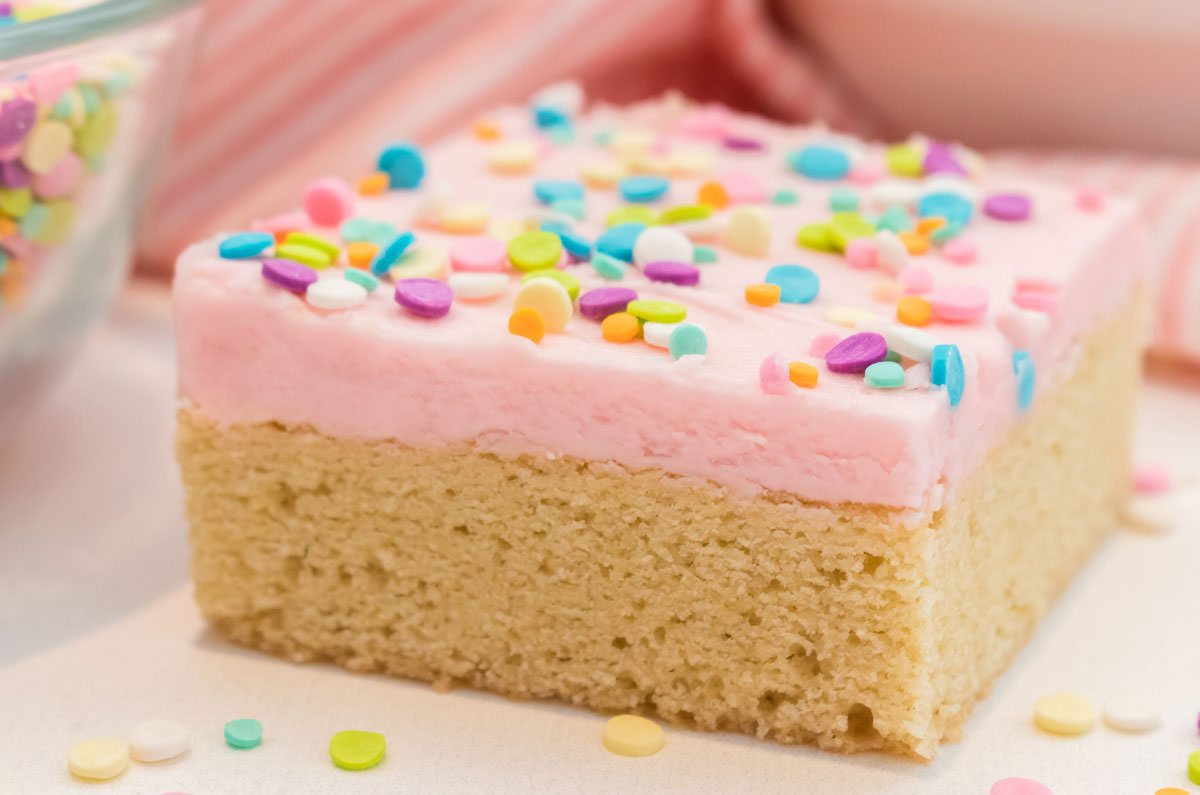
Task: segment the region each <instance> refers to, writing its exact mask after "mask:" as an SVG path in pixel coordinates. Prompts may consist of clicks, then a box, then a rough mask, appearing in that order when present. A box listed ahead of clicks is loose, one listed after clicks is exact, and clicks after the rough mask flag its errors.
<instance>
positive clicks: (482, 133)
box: [471, 119, 501, 141]
mask: <svg viewBox="0 0 1200 795" xmlns="http://www.w3.org/2000/svg"><path fill="white" fill-rule="evenodd" d="M471 132H473V133H474V134H475V137H476V138H478V139H479V140H481V141H495V140H496V139H497V138H499V137H500V135H501V133H500V123H499V122H497V121H494V120H492V119H479V120H478V121H476V122H475V124H473V125H472V126H471Z"/></svg>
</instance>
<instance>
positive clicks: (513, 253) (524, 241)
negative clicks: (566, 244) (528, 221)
mask: <svg viewBox="0 0 1200 795" xmlns="http://www.w3.org/2000/svg"><path fill="white" fill-rule="evenodd" d="M562 254H563V247H562V241H561V240H559V239H558V235H556V234H554V233H552V232H542V231H534V232H522V233H521V234H519V235H517V236H516V237H514V238H513V239H512V240H510V241H509V242H508V260H509V262H511V263H512V266H513V267H514V268H516V269H517V270H521V271H534V270H542V269H543V268H553V267H554V266H555V265H557V264H558V261H559V259H561V258H562Z"/></svg>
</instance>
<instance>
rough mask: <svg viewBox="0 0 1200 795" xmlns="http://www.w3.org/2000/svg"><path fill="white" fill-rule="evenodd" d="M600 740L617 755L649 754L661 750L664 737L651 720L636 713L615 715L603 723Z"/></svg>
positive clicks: (664, 740)
mask: <svg viewBox="0 0 1200 795" xmlns="http://www.w3.org/2000/svg"><path fill="white" fill-rule="evenodd" d="M601 742H603V743H604V747H605V748H607V749H608V750H609V751H611V752H612V753H614V754H617V755H618V756H650V755H652V754H656V753H658V752H659V751H661V750H662V747H663V744H664V743H665V742H666V738H665V736H664V735H663V730H662V728H661V727H660V726H659V725H658V724H657V723H655V722H654V721H652V720H647V719H646V718H642V717H638V716H637V715H617V716H615V717H612V718H609V719H608V722H607V723H605V724H604V734H603V735H602V736H601Z"/></svg>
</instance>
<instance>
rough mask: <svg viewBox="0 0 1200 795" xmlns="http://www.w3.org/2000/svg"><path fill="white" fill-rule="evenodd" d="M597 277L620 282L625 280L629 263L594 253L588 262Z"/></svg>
mask: <svg viewBox="0 0 1200 795" xmlns="http://www.w3.org/2000/svg"><path fill="white" fill-rule="evenodd" d="M588 264H590V265H591V266H592V270H594V271H595V272H596V273H597V274H598V275H600V276H603V277H604V278H605V279H609V280H611V281H620V280H621V279H623V278H625V274H626V272H627V271H628V270H629V263H628V262H624V261H623V260H619V259H617V258H616V257H610V256H608V255H607V254H601V253H600V252H598V251H597V252H596V253H595V254H593V255H592V258H591V259H590V260H589V261H588Z"/></svg>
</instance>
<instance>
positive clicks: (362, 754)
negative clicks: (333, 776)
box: [329, 731, 387, 770]
mask: <svg viewBox="0 0 1200 795" xmlns="http://www.w3.org/2000/svg"><path fill="white" fill-rule="evenodd" d="M386 750H387V741H386V740H385V739H384V736H383V735H382V734H378V733H376V732H357V731H341V732H338V733H337V734H335V735H333V738H332V739H330V741H329V758H330V759H331V760H333V763H334V764H335V765H337V766H338V767H340V768H341V769H342V770H366V769H368V768H372V767H375V765H377V764H379V763H380V761H382V760H383V754H384V752H385V751H386Z"/></svg>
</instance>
